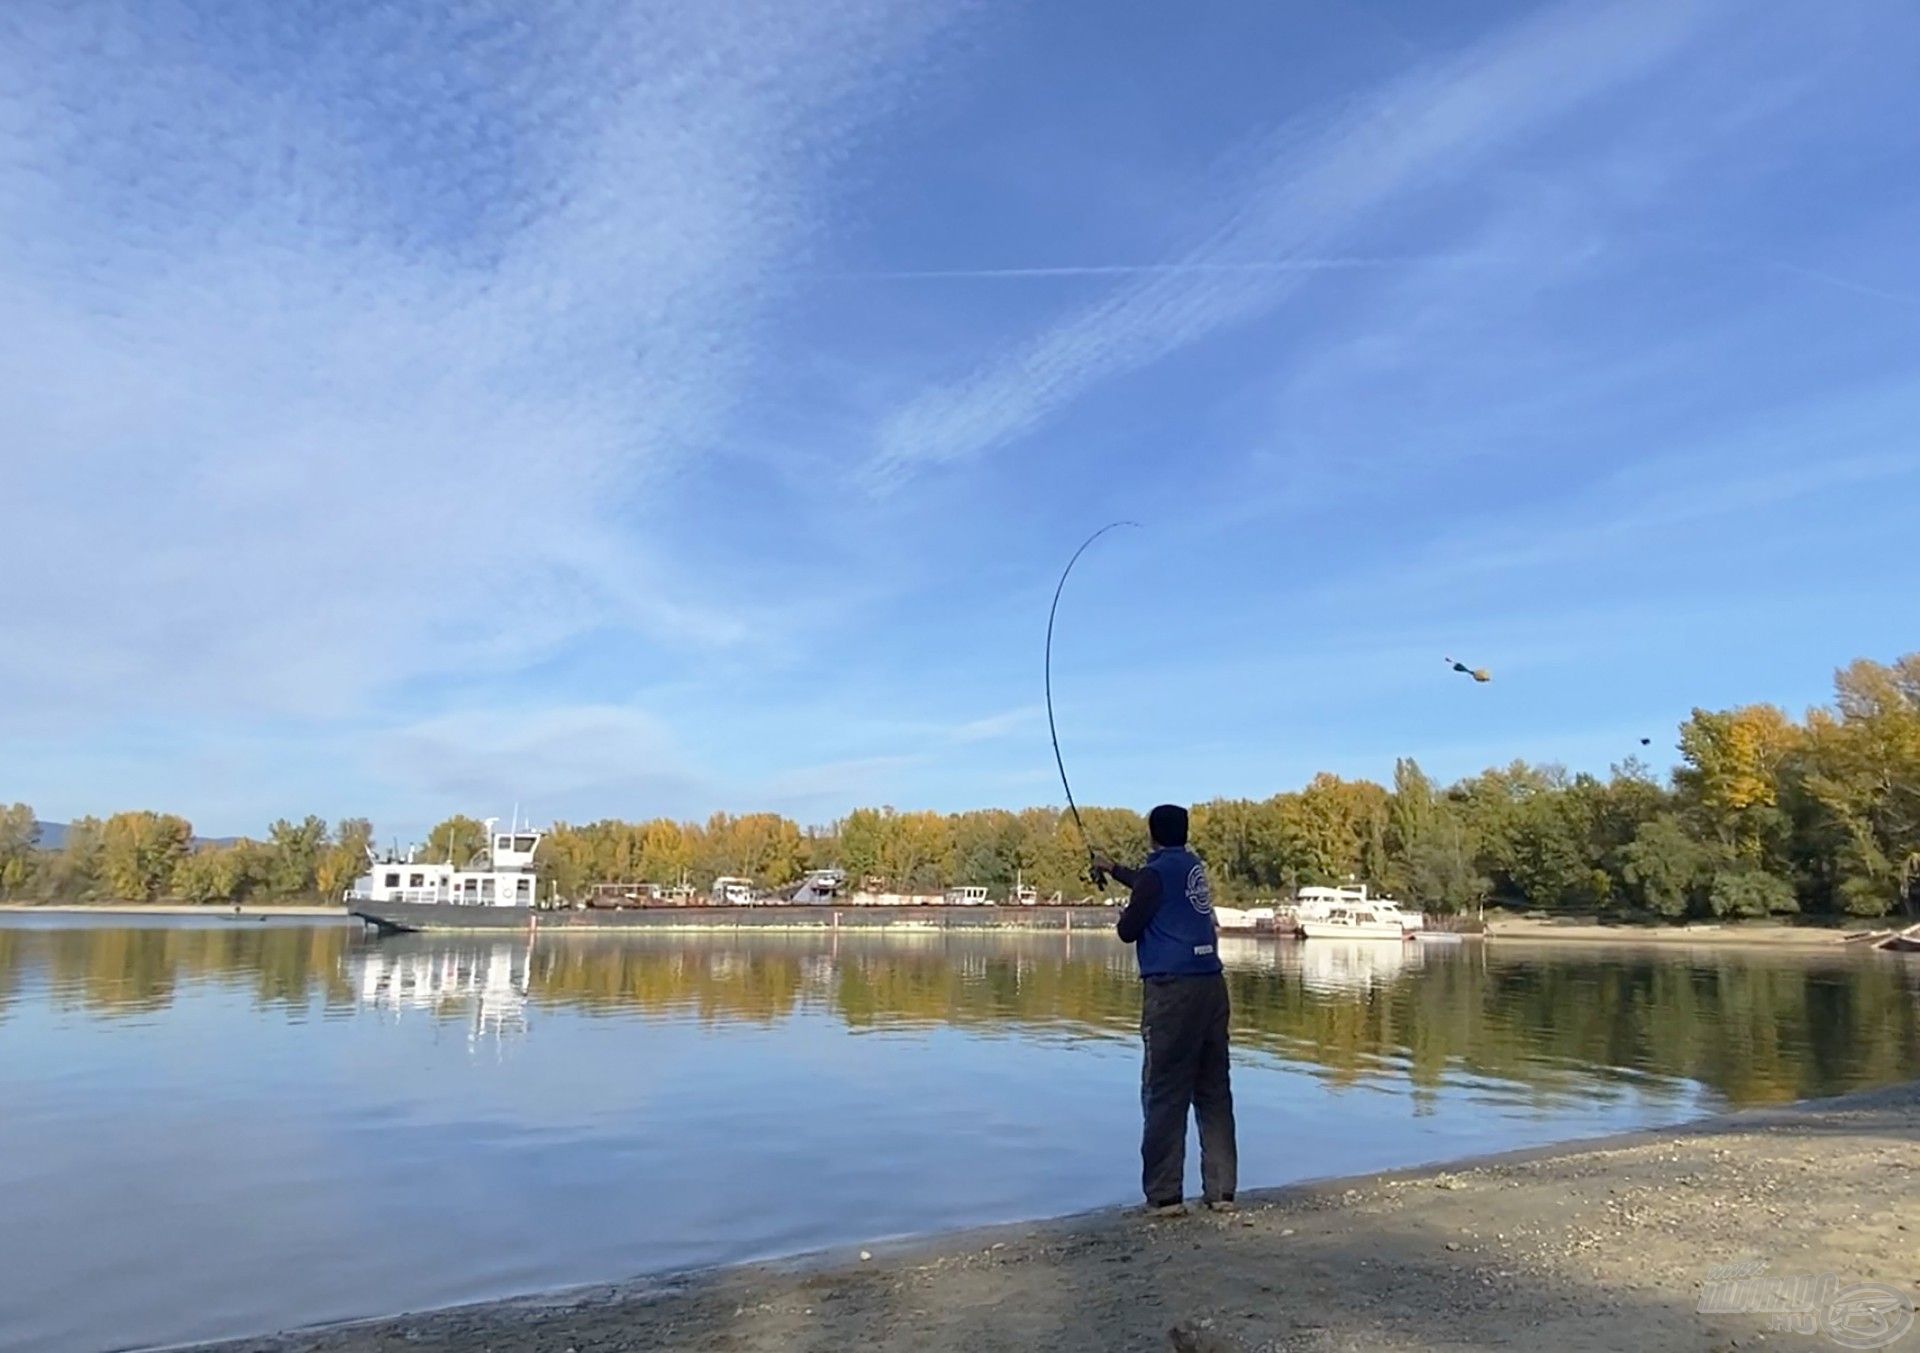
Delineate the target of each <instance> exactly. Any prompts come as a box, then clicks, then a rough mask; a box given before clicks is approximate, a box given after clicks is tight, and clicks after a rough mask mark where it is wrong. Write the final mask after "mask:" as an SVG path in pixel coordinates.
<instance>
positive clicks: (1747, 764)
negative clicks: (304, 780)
mask: <svg viewBox="0 0 1920 1353" xmlns="http://www.w3.org/2000/svg"><path fill="white" fill-rule="evenodd" d="M1678 750H1679V753H1680V763H1679V765H1678V767H1677V768H1676V769H1675V770H1674V771H1673V772H1672V774H1671V775H1670V776H1668V777H1667V778H1666V779H1665V780H1664V781H1662V780H1660V779H1658V778H1656V777H1655V776H1654V775H1653V774H1652V773H1651V772H1650V771H1649V770H1648V768H1647V767H1646V766H1645V765H1644V764H1642V763H1640V762H1639V761H1637V760H1635V759H1632V758H1629V759H1627V760H1625V761H1623V762H1622V763H1621V764H1619V765H1617V766H1615V767H1613V768H1612V770H1611V772H1610V773H1609V775H1608V776H1606V777H1605V778H1601V777H1598V776H1594V775H1590V774H1585V773H1581V774H1569V773H1568V772H1567V771H1565V770H1564V769H1562V768H1560V767H1557V766H1552V765H1528V764H1525V763H1523V762H1515V763H1513V764H1511V765H1509V766H1506V767H1502V768H1497V769H1489V770H1486V771H1482V772H1481V773H1480V774H1478V775H1475V776H1471V777H1469V778H1466V779H1463V780H1460V781H1458V782H1456V783H1454V784H1452V785H1447V786H1440V785H1436V784H1435V783H1434V782H1433V781H1432V780H1430V779H1429V778H1428V776H1427V775H1426V774H1425V772H1423V771H1422V770H1421V769H1420V767H1419V766H1418V765H1417V764H1416V763H1415V762H1414V761H1412V760H1411V759H1404V760H1401V761H1399V762H1397V763H1396V765H1395V767H1394V774H1393V782H1392V784H1391V785H1380V784H1376V783H1373V782H1371V781H1367V780H1344V779H1341V778H1340V777H1338V776H1334V775H1328V774H1321V775H1318V776H1315V777H1314V779H1313V780H1312V781H1311V782H1310V783H1308V784H1307V785H1306V786H1305V787H1303V788H1301V789H1298V790H1292V791H1288V792H1285V793H1280V794H1276V795H1274V796H1272V797H1271V798H1267V799H1261V800H1249V799H1214V800H1212V801H1210V802H1207V803H1203V804H1198V805H1196V806H1195V807H1194V809H1193V825H1192V844H1193V847H1194V849H1195V850H1196V851H1197V852H1198V853H1199V854H1200V855H1201V856H1202V857H1203V858H1204V859H1206V861H1207V862H1208V865H1209V867H1210V870H1211V872H1212V875H1213V878H1214V881H1215V886H1216V889H1217V890H1218V891H1219V893H1220V894H1221V896H1222V897H1223V898H1226V899H1229V900H1247V899H1253V898H1258V897H1271V896H1278V895H1282V894H1285V893H1287V892H1290V891H1291V890H1292V889H1294V888H1297V887H1300V886H1303V885H1307V884H1324V883H1339V882H1345V881H1348V880H1363V881H1366V882H1369V883H1371V884H1373V885H1375V886H1376V887H1380V888H1385V889H1388V890H1391V891H1393V892H1395V893H1397V894H1398V895H1400V896H1402V897H1405V898H1409V899H1411V900H1412V901H1414V902H1416V903H1418V904H1419V905H1421V906H1423V907H1426V908H1428V909H1431V910H1436V911H1451V910H1458V909H1461V908H1465V907H1470V906H1474V905H1477V904H1480V903H1496V904H1502V905H1508V906H1523V907H1533V908H1542V909H1549V910H1558V911H1572V912H1583V913H1584V912H1601V913H1616V914H1622V915H1645V916H1653V917H1661V918H1683V917H1707V916H1716V917H1719V916H1733V917H1739V916H1767V915H1785V914H1792V913H1796V912H1806V913H1812V914H1826V915H1846V916H1857V917H1874V916H1883V915H1887V914H1889V913H1892V912H1895V911H1899V910H1903V909H1911V908H1913V907H1915V906H1916V904H1920V653H1915V654H1910V655H1908V656H1906V657H1903V658H1901V659H1899V660H1897V661H1896V662H1894V663H1891V664H1882V663H1876V662H1871V661H1864V660H1863V661H1859V662H1855V663H1854V664H1852V665H1851V666H1849V667H1847V668H1845V669H1844V670H1842V671H1841V672H1839V673H1838V674H1837V676H1836V678H1835V697H1834V701H1833V703H1832V704H1831V705H1828V706H1823V707H1820V708H1816V709H1813V710H1811V711H1809V712H1808V713H1807V715H1806V716H1805V718H1803V719H1800V720H1798V721H1796V720H1794V719H1793V718H1791V717H1790V716H1788V715H1787V714H1786V713H1785V712H1783V711H1781V710H1780V709H1778V708H1776V707H1774V706H1772V705H1749V706H1744V707H1741V708H1736V709H1729V710H1717V711H1714V710H1698V709H1697V710H1695V711H1694V712H1693V714H1692V716H1691V717H1690V718H1689V719H1688V720H1687V722H1686V723H1685V724H1683V725H1682V726H1681V728H1680V730H1679V742H1678ZM1083 815H1084V817H1085V819H1086V827H1087V833H1088V835H1089V836H1090V837H1091V838H1092V839H1093V841H1094V842H1095V843H1096V844H1098V845H1099V846H1101V847H1103V848H1105V849H1107V850H1109V851H1111V852H1113V853H1114V854H1116V855H1120V856H1126V855H1128V854H1137V853H1138V851H1139V849H1140V846H1141V844H1142V843H1143V842H1144V841H1145V836H1146V829H1145V824H1144V821H1143V819H1142V817H1141V815H1140V814H1139V813H1138V812H1136V811H1133V810H1131V809H1121V808H1088V809H1085V810H1083ZM371 839H372V829H371V827H370V825H369V824H368V823H367V821H366V820H365V819H360V818H354V819H348V820H346V821H343V822H341V823H339V824H337V825H334V826H329V824H327V823H326V822H325V821H323V820H322V819H320V818H317V817H308V818H306V819H304V820H303V821H302V822H300V823H293V822H289V821H285V820H282V821H279V822H276V823H274V824H273V825H272V826H271V827H270V828H269V829H268V832H267V836H266V839H264V840H261V841H253V840H241V841H237V842H233V843H228V844H223V845H207V844H200V843H196V842H195V841H194V839H193V833H192V829H191V827H190V826H189V825H188V823H187V822H186V821H185V820H183V819H181V818H179V817H176V816H172V815H169V814H160V813H152V812H134V813H118V814H115V815H114V816H112V817H110V818H107V819H105V820H104V821H100V820H96V819H92V818H86V819H82V820H81V821H79V822H76V823H73V824H72V825H71V827H70V828H69V831H68V835H67V839H66V841H65V844H64V845H63V846H62V848H61V849H59V850H42V849H40V848H39V846H38V843H37V841H36V840H35V829H34V816H33V813H32V810H31V809H29V808H28V807H26V806H25V805H24V804H15V805H14V806H13V807H12V808H9V809H0V893H3V894H4V895H6V896H9V897H39V898H46V899H57V900H86V899H91V898H123V899H133V900H139V899H152V898H158V897H177V898H181V899H184V900H187V901H193V902H237V901H243V900H249V899H255V900H267V899H290V898H299V897H315V896H318V897H328V898H333V897H338V896H339V895H340V892H341V890H342V889H344V888H345V887H346V885H347V883H348V882H349V881H350V880H351V879H352V878H353V877H354V876H355V875H357V874H358V873H360V872H361V871H362V870H363V868H364V866H365V857H366V846H367V844H368V842H369V841H370V840H371ZM484 844H485V828H484V827H483V826H482V825H481V824H480V823H479V822H476V821H474V820H473V819H471V818H466V817H454V818H449V819H448V820H447V821H445V822H442V823H440V824H439V825H438V826H436V827H435V828H434V830H433V831H432V833H430V834H429V837H428V841H427V843H426V846H425V848H424V853H423V856H422V857H423V858H426V859H433V860H443V859H454V860H455V861H456V862H457V863H463V864H464V863H466V862H467V861H468V860H469V859H470V858H472V857H473V856H475V855H476V854H478V853H479V852H480V851H481V850H482V848H483V847H484ZM1085 861H1086V852H1085V848H1084V845H1083V843H1082V840H1081V837H1080V835H1079V832H1078V830H1077V828H1076V827H1075V825H1074V824H1073V822H1072V820H1071V818H1069V817H1068V816H1067V815H1065V814H1064V813H1062V812H1060V811H1057V810H1055V809H1052V808H1028V809H1024V810H1021V811H1017V812H1015V811H1008V810H1004V809H985V810H979V811H974V812H963V813H934V812H898V811H895V810H894V809H893V808H890V807H883V808H860V809H856V810H854V811H853V812H851V813H849V814H848V815H847V816H846V817H845V818H843V819H841V820H840V821H839V822H837V823H834V824H833V825H831V826H830V827H825V828H813V829H803V828H802V827H801V826H800V825H799V824H797V823H795V822H793V821H792V820H790V819H788V818H785V817H782V816H779V815H778V814H773V813H750V814H746V815H743V816H733V815H729V814H724V813H720V814H715V815H714V816H712V817H710V818H708V819H707V820H706V821H705V822H703V823H700V822H678V821H674V820H671V819H664V818H663V819H656V820H652V821H644V822H628V821H622V820H618V819H606V820H602V821H598V822H593V823H588V824H583V825H570V824H566V823H561V824H557V825H556V826H555V827H554V828H553V829H552V831H551V832H550V833H549V834H548V835H547V837H546V839H545V840H544V841H543V843H542V845H541V849H540V858H539V866H540V870H541V874H542V877H543V884H550V885H552V887H553V888H555V889H557V891H558V892H559V893H561V894H562V895H563V896H569V897H572V896H578V895H580V894H581V893H582V892H584V891H586V890H587V889H588V888H589V887H590V886H591V885H592V884H594V883H596V882H631V883H639V882H651V883H656V884H662V885H673V884H676V883H680V882H683V881H684V882H685V883H687V884H689V885H690V886H692V887H694V888H695V889H697V890H700V891H702V892H704V891H705V890H706V889H707V888H708V887H710V886H711V884H712V882H713V880H714V879H715V878H716V877H719V876H721V875H733V876H739V877H745V878H750V879H752V880H754V881H755V882H756V883H757V884H759V885H760V886H762V887H765V888H772V889H778V888H782V887H785V886H788V885H790V884H792V883H794V882H795V881H797V880H798V879H800V878H801V877H802V876H803V875H804V874H805V872H806V871H807V870H808V869H810V868H817V867H827V866H837V867H839V868H842V869H844V870H846V872H847V874H848V876H849V878H851V879H852V880H854V881H855V883H856V886H865V887H869V888H872V889H874V890H876V891H888V892H933V891H938V890H940V889H942V888H944V887H948V886H952V885H957V884H977V885H981V886H985V887H987V888H988V889H990V890H992V891H994V892H995V893H996V894H1002V895H1004V893H1005V892H1006V890H1007V889H1009V888H1010V887H1012V886H1013V885H1014V883H1015V881H1016V880H1019V881H1023V882H1025V883H1026V884H1028V885H1031V886H1032V887H1034V888H1036V889H1038V890H1039V891H1040V892H1041V893H1042V894H1043V895H1044V894H1049V893H1054V892H1059V893H1061V894H1063V895H1065V896H1067V897H1070V898H1071V897H1078V896H1083V895H1085V894H1086V893H1087V892H1088V891H1089V885H1088V883H1087V881H1086V875H1085ZM543 891H545V888H544V886H543Z"/></svg>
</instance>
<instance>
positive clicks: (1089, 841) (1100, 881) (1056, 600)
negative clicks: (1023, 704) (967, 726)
mask: <svg viewBox="0 0 1920 1353" xmlns="http://www.w3.org/2000/svg"><path fill="white" fill-rule="evenodd" d="M1139 525H1140V523H1139V522H1137V521H1110V522H1108V523H1107V524H1106V525H1105V526H1103V527H1101V528H1100V529H1099V530H1098V531H1095V532H1094V533H1093V534H1092V535H1090V536H1088V537H1087V538H1086V539H1085V540H1083V541H1081V542H1080V548H1079V549H1077V550H1075V551H1074V552H1073V558H1071V559H1069V560H1067V566H1066V568H1065V569H1063V570H1061V573H1060V581H1059V583H1058V584H1057V585H1056V586H1055V587H1054V589H1053V606H1052V607H1051V608H1050V609H1049V610H1048V611H1047V666H1046V675H1047V733H1048V735H1049V736H1050V737H1052V739H1053V764H1054V765H1056V766H1058V767H1059V768H1060V788H1062V789H1063V790H1065V791H1066V794H1067V811H1068V812H1070V813H1072V814H1073V825H1074V826H1076V827H1078V828H1079V829H1080V844H1081V845H1083V846H1085V847H1086V849H1087V874H1088V877H1090V878H1091V879H1092V880H1093V882H1094V885H1095V886H1096V887H1100V888H1104V887H1106V886H1107V877H1106V875H1105V874H1104V873H1103V872H1101V870H1100V869H1099V868H1098V867H1097V866H1096V865H1095V864H1094V862H1093V860H1094V855H1093V838H1092V837H1090V836H1088V835H1087V824H1086V823H1085V822H1084V821H1082V820H1081V817H1080V805H1079V804H1077V803H1075V802H1074V801H1073V786H1072V785H1071V784H1068V783H1067V763H1066V761H1065V759H1064V758H1062V757H1061V755H1060V730H1059V729H1058V728H1056V727H1055V726H1054V722H1053V622H1054V618H1055V617H1056V616H1058V615H1059V614H1060V594H1061V593H1062V592H1064V591H1065V590H1066V587H1067V575H1068V574H1070V573H1072V572H1073V566H1074V565H1075V564H1077V563H1079V562H1080V556H1081V555H1083V554H1085V553H1086V552H1087V546H1089V545H1091V544H1093V542H1094V541H1096V540H1098V539H1100V537H1101V536H1104V535H1105V534H1106V533H1107V532H1109V531H1111V530H1113V529H1114V528H1115V527H1119V526H1136V527H1137V526H1139Z"/></svg>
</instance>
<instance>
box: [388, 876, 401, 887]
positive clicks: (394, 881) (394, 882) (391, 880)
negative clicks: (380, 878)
mask: <svg viewBox="0 0 1920 1353" xmlns="http://www.w3.org/2000/svg"><path fill="white" fill-rule="evenodd" d="M399 886H400V876H399V875H398V874H388V875H387V887H389V888H398V887H399Z"/></svg>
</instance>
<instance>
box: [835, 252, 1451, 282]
mask: <svg viewBox="0 0 1920 1353" xmlns="http://www.w3.org/2000/svg"><path fill="white" fill-rule="evenodd" d="M1485 261H1486V260H1484V259H1481V258H1477V257H1474V256H1472V255H1457V256H1452V257H1444V256H1443V257H1435V256H1433V255H1398V256H1385V257H1379V258H1369V257H1366V256H1363V255H1353V256H1350V257H1338V258H1277V259H1265V260H1252V261H1245V262H1230V261H1226V260H1220V261H1209V260H1200V259H1193V260H1176V261H1174V262H1171V263H1069V264H1056V265H1053V266H1038V267H1015V268H896V269H890V270H887V271H882V272H842V273H827V274H824V276H825V277H827V278H828V279H833V280H854V281H863V282H873V281H880V282H886V281H907V282H914V281H946V280H955V281H967V280H980V281H1001V280H1006V281H1018V280H1021V279H1024V278H1046V277H1144V276H1151V275H1157V274H1163V273H1164V274H1176V275H1177V274H1182V273H1224V274H1230V275H1231V274H1241V273H1254V274H1260V273H1291V272H1358V271H1365V270H1368V269H1374V268H1403V267H1406V266H1407V265H1408V264H1414V263H1417V264H1429V265H1435V264H1437V265H1439V266H1446V265H1448V264H1456V265H1465V264H1477V263H1483V262H1485Z"/></svg>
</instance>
